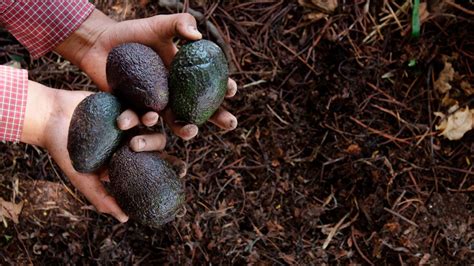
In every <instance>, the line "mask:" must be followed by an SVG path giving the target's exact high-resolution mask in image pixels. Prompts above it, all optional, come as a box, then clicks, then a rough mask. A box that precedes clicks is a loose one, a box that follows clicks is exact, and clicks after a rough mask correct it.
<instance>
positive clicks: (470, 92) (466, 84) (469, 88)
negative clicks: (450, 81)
mask: <svg viewBox="0 0 474 266" xmlns="http://www.w3.org/2000/svg"><path fill="white" fill-rule="evenodd" d="M461 89H462V90H463V91H464V92H465V93H466V94H467V96H471V95H473V94H474V88H473V87H472V86H471V84H470V83H469V82H467V81H465V80H463V81H461Z"/></svg>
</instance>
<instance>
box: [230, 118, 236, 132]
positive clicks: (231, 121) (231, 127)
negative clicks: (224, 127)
mask: <svg viewBox="0 0 474 266" xmlns="http://www.w3.org/2000/svg"><path fill="white" fill-rule="evenodd" d="M236 127H237V118H232V119H230V120H229V130H233V129H235V128H236Z"/></svg>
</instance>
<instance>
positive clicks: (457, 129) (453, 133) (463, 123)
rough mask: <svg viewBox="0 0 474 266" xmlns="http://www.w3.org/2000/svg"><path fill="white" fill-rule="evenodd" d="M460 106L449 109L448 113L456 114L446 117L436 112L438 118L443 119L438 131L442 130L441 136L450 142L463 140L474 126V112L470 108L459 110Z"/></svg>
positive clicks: (437, 127)
mask: <svg viewBox="0 0 474 266" xmlns="http://www.w3.org/2000/svg"><path fill="white" fill-rule="evenodd" d="M458 108H459V106H457V105H454V106H452V107H451V108H449V110H448V112H449V113H452V112H454V110H457V111H455V112H454V113H452V114H450V115H448V117H447V118H446V116H445V115H444V114H442V113H439V112H435V115H436V116H439V117H441V119H442V121H441V123H440V124H439V125H438V126H436V129H437V130H441V135H443V136H444V137H446V138H447V139H449V140H458V139H461V138H462V137H463V136H464V134H465V133H466V132H468V131H469V130H471V129H472V127H473V124H474V110H469V107H466V108H464V109H462V108H461V109H458Z"/></svg>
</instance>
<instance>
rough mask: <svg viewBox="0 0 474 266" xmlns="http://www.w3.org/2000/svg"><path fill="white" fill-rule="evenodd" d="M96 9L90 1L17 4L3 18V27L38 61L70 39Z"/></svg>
mask: <svg viewBox="0 0 474 266" xmlns="http://www.w3.org/2000/svg"><path fill="white" fill-rule="evenodd" d="M93 10H94V5H92V4H91V3H89V1H87V0H80V1H53V0H42V1H15V2H14V3H12V4H10V6H8V7H7V8H6V9H5V10H4V12H3V14H1V15H0V24H3V26H4V27H5V28H6V29H7V30H8V31H9V32H10V33H11V34H13V36H15V38H16V39H17V40H18V41H19V42H20V43H21V44H23V45H24V46H25V47H26V48H27V49H28V51H29V52H30V54H31V56H32V57H33V59H37V58H39V57H41V56H42V55H44V54H46V53H47V52H49V51H51V50H53V49H54V48H55V47H56V46H57V45H58V44H60V43H61V42H62V41H64V40H65V39H66V38H67V37H69V35H70V34H71V33H72V32H74V31H75V30H76V29H77V28H79V26H80V25H81V24H82V22H84V20H86V18H87V17H88V16H89V15H90V14H91V13H92V11H93Z"/></svg>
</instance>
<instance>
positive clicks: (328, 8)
mask: <svg viewBox="0 0 474 266" xmlns="http://www.w3.org/2000/svg"><path fill="white" fill-rule="evenodd" d="M298 4H300V6H302V7H306V8H311V9H317V10H320V11H321V12H324V13H326V14H330V13H333V12H334V10H336V8H337V0H298Z"/></svg>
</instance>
